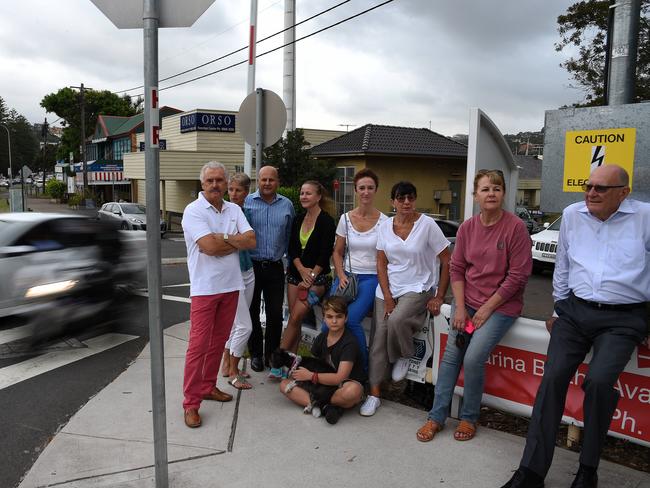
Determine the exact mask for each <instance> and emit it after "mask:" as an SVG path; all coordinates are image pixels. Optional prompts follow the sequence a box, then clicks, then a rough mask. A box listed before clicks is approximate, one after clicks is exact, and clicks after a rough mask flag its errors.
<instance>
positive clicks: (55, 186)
mask: <svg viewBox="0 0 650 488" xmlns="http://www.w3.org/2000/svg"><path fill="white" fill-rule="evenodd" d="M66 190H67V185H66V184H65V183H64V182H63V181H58V180H50V181H48V182H47V183H45V194H46V195H48V196H49V197H50V198H57V199H59V200H60V199H62V198H63V196H64V195H65V192H66Z"/></svg>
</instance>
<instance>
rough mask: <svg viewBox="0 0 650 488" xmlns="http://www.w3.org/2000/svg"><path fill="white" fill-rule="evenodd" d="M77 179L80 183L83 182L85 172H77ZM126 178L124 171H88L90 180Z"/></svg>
mask: <svg viewBox="0 0 650 488" xmlns="http://www.w3.org/2000/svg"><path fill="white" fill-rule="evenodd" d="M76 177H77V178H76V179H77V182H78V183H81V182H83V173H77V175H76ZM122 180H124V172H123V171H89V172H88V181H89V182H93V181H106V182H111V181H122Z"/></svg>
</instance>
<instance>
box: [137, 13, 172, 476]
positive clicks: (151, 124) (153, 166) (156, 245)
mask: <svg viewBox="0 0 650 488" xmlns="http://www.w3.org/2000/svg"><path fill="white" fill-rule="evenodd" d="M143 1H144V4H143V7H144V8H143V18H142V20H143V22H144V25H143V38H144V93H145V96H144V97H145V100H144V101H145V109H144V110H145V114H144V124H145V155H144V158H145V159H144V160H145V179H146V184H145V188H146V192H147V285H148V292H149V346H150V348H151V406H152V412H153V439H154V457H155V474H156V487H157V488H167V486H168V484H169V480H168V478H169V473H168V468H167V413H166V408H165V361H164V349H163V334H162V327H161V321H160V315H161V314H160V310H161V303H160V302H161V300H162V286H161V264H160V258H161V252H160V224H159V222H160V164H159V160H160V152H159V148H158V131H159V123H160V122H159V115H158V114H159V105H158V23H159V19H160V10H159V3H158V2H159V0H143Z"/></svg>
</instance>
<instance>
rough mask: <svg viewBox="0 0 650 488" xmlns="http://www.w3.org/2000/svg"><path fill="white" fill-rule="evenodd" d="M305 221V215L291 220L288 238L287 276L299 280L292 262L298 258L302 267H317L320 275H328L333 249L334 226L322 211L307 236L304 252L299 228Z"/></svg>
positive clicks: (298, 274)
mask: <svg viewBox="0 0 650 488" xmlns="http://www.w3.org/2000/svg"><path fill="white" fill-rule="evenodd" d="M303 220H305V214H302V215H298V216H297V217H296V218H295V219H293V225H292V226H291V236H290V237H289V250H288V251H287V255H288V257H289V274H291V275H292V276H293V277H295V278H298V279H300V278H301V277H300V273H298V270H297V269H296V267H295V265H294V264H293V260H294V259H296V258H300V261H301V262H302V265H303V266H305V267H307V268H313V267H314V266H316V265H319V266H320V267H321V268H322V271H321V274H329V273H330V258H331V257H332V250H333V249H334V238H335V237H336V224H335V223H334V219H333V218H332V217H331V216H330V215H329V214H328V213H327V212H325V211H324V210H321V212H320V214H318V217H316V223H315V224H314V230H313V231H312V233H311V235H310V236H309V240H308V241H307V245H306V246H305V250H304V251H303V250H302V248H301V246H300V227H302V222H303Z"/></svg>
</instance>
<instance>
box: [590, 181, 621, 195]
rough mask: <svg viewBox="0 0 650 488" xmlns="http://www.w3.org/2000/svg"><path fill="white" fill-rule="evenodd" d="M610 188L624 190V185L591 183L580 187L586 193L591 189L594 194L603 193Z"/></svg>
mask: <svg viewBox="0 0 650 488" xmlns="http://www.w3.org/2000/svg"><path fill="white" fill-rule="evenodd" d="M610 188H625V185H592V184H591V183H585V184H584V185H582V190H583V191H585V192H586V193H589V192H590V191H591V190H592V189H593V190H594V191H595V192H596V193H605V192H607V191H608V190H609V189H610Z"/></svg>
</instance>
